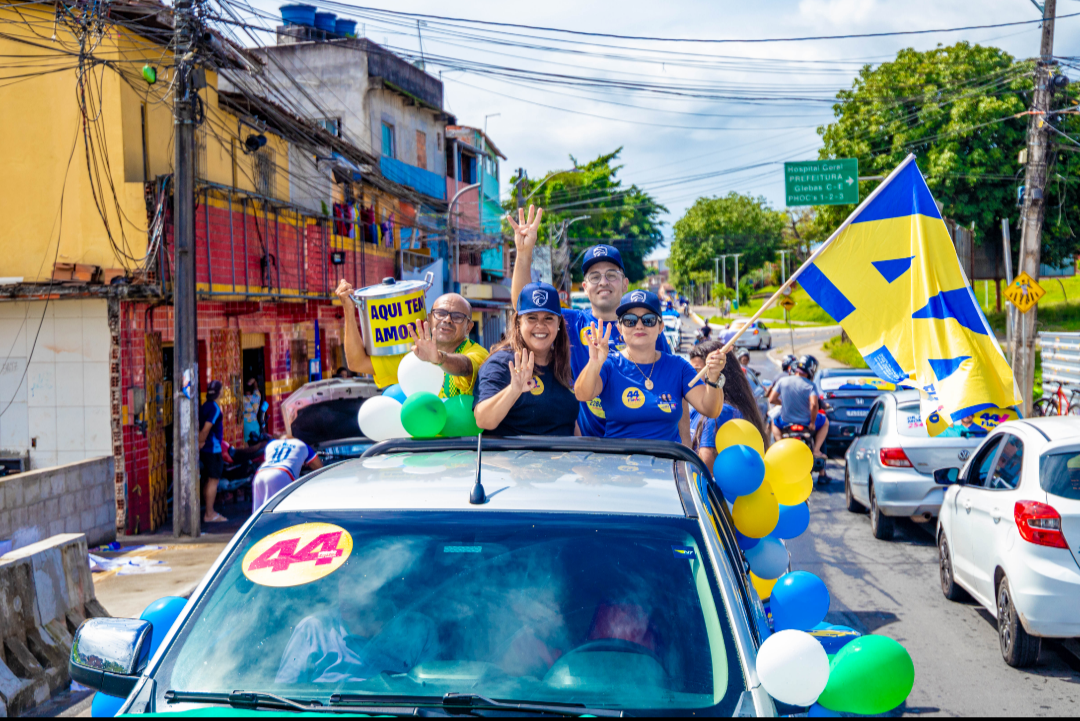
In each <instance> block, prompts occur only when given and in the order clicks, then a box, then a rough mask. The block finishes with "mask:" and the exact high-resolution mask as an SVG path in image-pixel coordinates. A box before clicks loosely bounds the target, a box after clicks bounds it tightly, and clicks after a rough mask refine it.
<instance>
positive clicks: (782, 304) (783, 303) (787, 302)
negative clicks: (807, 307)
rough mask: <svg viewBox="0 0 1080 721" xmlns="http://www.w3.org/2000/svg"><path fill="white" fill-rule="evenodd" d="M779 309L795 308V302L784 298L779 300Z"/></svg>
mask: <svg viewBox="0 0 1080 721" xmlns="http://www.w3.org/2000/svg"><path fill="white" fill-rule="evenodd" d="M780 307H781V308H783V309H784V310H791V309H792V308H794V307H795V301H793V300H792V299H791V298H788V297H786V296H785V297H783V298H781V299H780Z"/></svg>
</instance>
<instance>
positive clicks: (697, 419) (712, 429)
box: [690, 403, 743, 448]
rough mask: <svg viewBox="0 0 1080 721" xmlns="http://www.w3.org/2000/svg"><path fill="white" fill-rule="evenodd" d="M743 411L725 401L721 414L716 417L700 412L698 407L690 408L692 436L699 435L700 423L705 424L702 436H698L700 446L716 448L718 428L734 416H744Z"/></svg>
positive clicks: (698, 445)
mask: <svg viewBox="0 0 1080 721" xmlns="http://www.w3.org/2000/svg"><path fill="white" fill-rule="evenodd" d="M742 417H743V415H742V413H740V412H739V409H738V408H736V407H735V406H733V405H731V404H730V403H725V404H724V407H723V408H721V409H720V415H719V416H717V417H716V418H709V417H708V416H706V415H705V414H703V413H699V412H698V410H697V408H691V409H690V438H691V439H693V438H695V437H696V436H697V429H698V425H699V424H701V423H704V424H705V427H704V428H702V429H701V437H700V438H698V443H697V447H698V448H716V429H718V428H720V427H721V426H722V425H724V424H725V423H727V422H728V421H730V420H732V419H733V418H742Z"/></svg>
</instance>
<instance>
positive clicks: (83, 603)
mask: <svg viewBox="0 0 1080 721" xmlns="http://www.w3.org/2000/svg"><path fill="white" fill-rule="evenodd" d="M86 556H87V549H86V537H85V536H83V535H82V534H67V535H58V536H53V537H52V538H49V539H47V540H45V541H42V542H40V543H35V544H33V545H30V546H27V547H26V548H22V549H20V550H18V551H12V552H11V553H8V554H7V555H5V556H2V557H0V716H6V715H11V716H16V715H20V714H23V713H25V712H26V711H29V710H30V709H32V708H33V707H35V706H37V705H38V704H40V703H42V702H43V701H45V700H47V699H48V698H49V696H51V695H53V694H55V693H57V692H59V691H62V690H66V689H67V688H68V687H69V686H70V684H71V677H70V676H69V675H68V669H67V661H68V657H69V656H70V655H71V644H72V634H74V633H75V630H76V629H77V628H78V627H79V625H80V624H81V623H82V622H83V621H84V620H86V619H87V618H92V617H99V616H107V615H108V614H107V613H106V612H105V609H104V608H102V607H101V604H100V603H98V601H97V598H96V597H95V596H94V581H93V578H92V577H91V574H90V566H89V564H88V563H87V558H86Z"/></svg>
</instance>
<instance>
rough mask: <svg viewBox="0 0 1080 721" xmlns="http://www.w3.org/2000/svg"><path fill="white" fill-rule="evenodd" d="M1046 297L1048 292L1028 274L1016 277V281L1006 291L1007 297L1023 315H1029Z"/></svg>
mask: <svg viewBox="0 0 1080 721" xmlns="http://www.w3.org/2000/svg"><path fill="white" fill-rule="evenodd" d="M1044 295H1046V291H1045V290H1043V289H1042V286H1040V285H1039V284H1038V283H1036V282H1035V279H1034V278H1032V277H1031V276H1030V275H1028V274H1027V273H1021V274H1020V275H1018V276H1016V278H1015V280H1013V282H1012V283H1010V284H1009V287H1007V288H1006V289H1005V297H1006V298H1008V299H1009V301H1010V302H1011V303H1012V304H1013V305H1015V306H1016V308H1017V310H1019V311H1020V312H1021V313H1027V312H1028V311H1029V310H1031V309H1032V307H1034V305H1035V304H1036V303H1038V302H1039V299H1040V298H1042V297H1043V296H1044Z"/></svg>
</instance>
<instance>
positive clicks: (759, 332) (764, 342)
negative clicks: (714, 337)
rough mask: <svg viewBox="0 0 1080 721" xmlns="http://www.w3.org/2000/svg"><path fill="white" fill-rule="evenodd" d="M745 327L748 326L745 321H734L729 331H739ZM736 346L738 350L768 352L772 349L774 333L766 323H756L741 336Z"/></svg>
mask: <svg viewBox="0 0 1080 721" xmlns="http://www.w3.org/2000/svg"><path fill="white" fill-rule="evenodd" d="M744 325H746V321H745V320H733V321H731V322H730V323H729V324H728V329H729V330H738V329H739V328H742V327H743V326H744ZM735 346H736V347H738V348H754V349H756V350H768V349H769V348H772V333H770V332H769V329H768V328H766V327H765V324H764V323H762V322H761V321H755V322H754V324H753V325H752V326H751V327H750V328H749V330H747V331H746V332H745V333H743V334H742V335H741V336H739V339H738V340H737V341H735Z"/></svg>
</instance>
